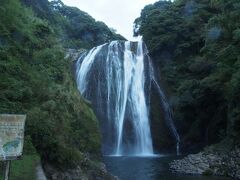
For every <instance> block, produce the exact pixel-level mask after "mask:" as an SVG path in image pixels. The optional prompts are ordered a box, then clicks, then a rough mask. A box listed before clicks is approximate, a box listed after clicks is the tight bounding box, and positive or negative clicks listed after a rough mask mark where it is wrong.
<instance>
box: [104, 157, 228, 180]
mask: <svg viewBox="0 0 240 180" xmlns="http://www.w3.org/2000/svg"><path fill="white" fill-rule="evenodd" d="M179 158H181V156H178V157H176V156H172V155H168V156H167V155H166V156H153V157H150V156H149V157H147V156H145V157H134V156H104V163H105V164H106V166H107V170H108V171H109V172H110V173H111V174H113V175H115V176H117V177H118V178H119V179H120V180H230V178H225V177H214V176H198V175H179V174H174V173H171V172H170V171H169V165H168V164H169V163H170V162H171V161H173V160H174V159H179Z"/></svg>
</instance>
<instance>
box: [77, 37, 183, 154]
mask: <svg viewBox="0 0 240 180" xmlns="http://www.w3.org/2000/svg"><path fill="white" fill-rule="evenodd" d="M147 54H148V51H147V48H146V46H145V44H144V43H143V41H142V40H140V41H138V42H130V41H125V42H124V41H113V42H111V43H109V44H103V45H101V46H98V47H95V48H93V49H92V50H90V51H89V52H88V53H85V54H83V55H82V56H81V57H80V58H79V60H78V62H77V63H76V80H77V85H78V89H79V91H80V93H81V95H82V96H83V97H84V98H86V99H87V100H88V101H90V102H91V104H92V106H93V108H94V110H95V112H96V114H97V116H98V118H99V119H100V125H101V131H102V135H103V153H104V154H105V155H116V156H122V155H135V156H151V155H154V152H153V143H152V137H151V130H150V122H149V101H150V90H151V84H152V85H154V86H156V87H157V89H158V92H159V97H160V100H161V102H162V103H163V106H164V113H165V118H166V122H167V124H168V127H169V128H170V130H171V131H172V133H173V134H174V137H175V138H176V140H177V142H179V141H180V140H179V136H178V134H177V131H176V128H175V126H174V123H173V120H172V114H171V109H170V107H169V105H168V103H167V101H166V98H165V95H164V93H163V91H162V90H161V88H160V86H159V84H158V83H157V81H156V78H155V75H154V69H153V66H152V64H151V59H150V58H149V56H148V55H147Z"/></svg>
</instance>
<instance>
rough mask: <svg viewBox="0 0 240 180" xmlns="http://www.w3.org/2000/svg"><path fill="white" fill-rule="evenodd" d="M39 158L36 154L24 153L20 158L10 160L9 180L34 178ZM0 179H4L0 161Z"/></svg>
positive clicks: (30, 179) (32, 179)
mask: <svg viewBox="0 0 240 180" xmlns="http://www.w3.org/2000/svg"><path fill="white" fill-rule="evenodd" d="M39 161H40V158H39V156H38V155H24V156H23V157H22V159H21V160H15V161H12V162H11V167H10V178H9V180H34V179H36V166H37V164H38V163H39ZM0 168H1V169H0V179H4V166H3V163H2V162H1V163H0Z"/></svg>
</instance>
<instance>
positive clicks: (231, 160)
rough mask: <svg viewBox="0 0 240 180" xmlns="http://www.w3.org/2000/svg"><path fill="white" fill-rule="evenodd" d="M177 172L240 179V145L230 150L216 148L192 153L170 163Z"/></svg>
mask: <svg viewBox="0 0 240 180" xmlns="http://www.w3.org/2000/svg"><path fill="white" fill-rule="evenodd" d="M170 169H171V170H172V171H173V172H176V173H183V174H200V175H217V176H228V177H232V178H234V179H240V147H239V146H235V147H234V148H232V149H231V150H230V151H228V152H220V151H218V150H216V151H215V150H214V149H208V150H204V151H203V152H200V153H198V154H191V155H188V156H187V157H185V158H184V159H181V160H175V161H173V162H172V163H170Z"/></svg>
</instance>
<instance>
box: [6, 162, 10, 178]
mask: <svg viewBox="0 0 240 180" xmlns="http://www.w3.org/2000/svg"><path fill="white" fill-rule="evenodd" d="M10 164H11V161H6V170H5V180H9V174H10Z"/></svg>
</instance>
